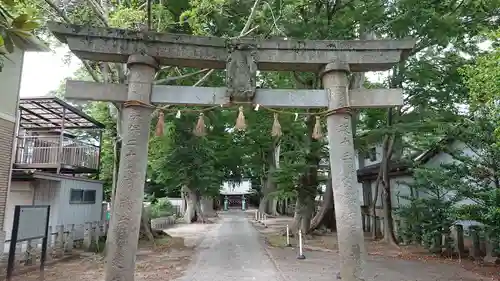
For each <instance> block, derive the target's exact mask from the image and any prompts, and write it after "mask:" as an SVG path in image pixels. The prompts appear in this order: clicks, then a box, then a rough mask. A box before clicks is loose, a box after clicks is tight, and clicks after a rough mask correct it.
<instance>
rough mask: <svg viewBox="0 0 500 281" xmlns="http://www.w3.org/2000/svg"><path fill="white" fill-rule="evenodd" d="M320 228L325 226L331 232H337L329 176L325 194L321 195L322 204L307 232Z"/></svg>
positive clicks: (330, 178)
mask: <svg viewBox="0 0 500 281" xmlns="http://www.w3.org/2000/svg"><path fill="white" fill-rule="evenodd" d="M321 226H325V227H326V228H327V229H330V230H331V231H336V230H337V221H336V219H335V203H334V201H333V186H332V177H331V174H330V175H329V176H328V181H327V183H326V189H325V193H324V194H323V202H322V203H321V208H320V209H319V211H318V213H317V214H316V215H315V216H314V218H313V219H312V221H311V226H310V228H309V231H308V232H312V231H314V230H316V229H318V228H319V227H321Z"/></svg>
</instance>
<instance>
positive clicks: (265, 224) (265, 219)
mask: <svg viewBox="0 0 500 281" xmlns="http://www.w3.org/2000/svg"><path fill="white" fill-rule="evenodd" d="M263 224H264V227H265V228H267V215H266V214H264V221H263Z"/></svg>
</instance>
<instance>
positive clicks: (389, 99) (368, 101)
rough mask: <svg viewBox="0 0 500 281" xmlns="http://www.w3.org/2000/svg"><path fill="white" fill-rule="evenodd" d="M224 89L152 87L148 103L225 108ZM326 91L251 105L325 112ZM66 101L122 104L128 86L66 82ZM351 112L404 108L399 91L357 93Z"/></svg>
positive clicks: (276, 96)
mask: <svg viewBox="0 0 500 281" xmlns="http://www.w3.org/2000/svg"><path fill="white" fill-rule="evenodd" d="M226 89H227V88H225V87H189V86H164V85H156V86H153V93H152V95H151V103H153V104H180V105H197V106H200V105H206V106H211V105H212V106H213V105H219V104H226V103H228V102H229V99H228V98H227V97H226ZM328 95H329V94H328V91H327V90H312V89H308V90H294V89H286V90H285V89H276V90H275V89H257V92H256V94H255V97H254V99H253V103H254V104H260V105H262V106H267V107H281V108H285V107H290V108H324V107H326V106H327V105H328V100H329V98H328ZM65 97H66V98H67V99H70V100H86V101H109V102H124V101H126V100H127V85H123V84H103V83H95V82H87V81H72V80H68V81H67V82H66V94H65ZM349 104H350V105H351V107H352V108H377V107H384V108H385V107H393V106H398V105H401V104H403V95H402V90H401V89H356V90H352V91H351V92H350V95H349Z"/></svg>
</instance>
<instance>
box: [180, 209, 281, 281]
mask: <svg viewBox="0 0 500 281" xmlns="http://www.w3.org/2000/svg"><path fill="white" fill-rule="evenodd" d="M220 217H221V222H220V225H219V227H216V228H214V229H212V230H211V231H210V232H209V233H207V236H206V238H205V239H204V240H203V242H202V243H201V244H200V246H199V247H198V251H199V254H198V256H197V257H196V258H195V259H194V261H193V262H192V263H191V264H190V266H189V269H188V270H187V271H186V273H185V276H184V277H182V278H180V279H177V280H178V281H232V280H238V281H247V280H248V281H249V280H259V281H261V280H265V281H283V279H282V278H281V277H280V274H279V273H278V271H277V270H276V268H275V266H274V263H273V262H272V261H271V260H270V259H269V256H268V255H267V254H266V252H265V250H264V249H263V244H262V242H261V241H260V239H259V233H258V232H257V230H256V229H255V228H254V227H253V226H252V225H251V224H250V222H249V221H248V220H247V218H246V216H245V213H243V212H241V211H229V212H225V213H221V214H220Z"/></svg>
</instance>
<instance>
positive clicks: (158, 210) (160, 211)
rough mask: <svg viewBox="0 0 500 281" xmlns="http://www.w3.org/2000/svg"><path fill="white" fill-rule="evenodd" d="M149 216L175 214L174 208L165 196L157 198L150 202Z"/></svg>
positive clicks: (153, 217) (156, 216)
mask: <svg viewBox="0 0 500 281" xmlns="http://www.w3.org/2000/svg"><path fill="white" fill-rule="evenodd" d="M150 210H151V218H152V219H155V218H160V217H168V216H171V215H174V214H175V208H174V206H173V205H172V203H171V202H170V200H168V199H167V198H159V199H158V200H157V201H156V202H155V203H154V204H151V208H150Z"/></svg>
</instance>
